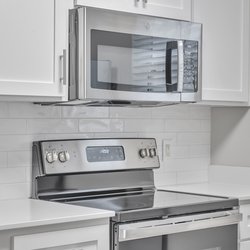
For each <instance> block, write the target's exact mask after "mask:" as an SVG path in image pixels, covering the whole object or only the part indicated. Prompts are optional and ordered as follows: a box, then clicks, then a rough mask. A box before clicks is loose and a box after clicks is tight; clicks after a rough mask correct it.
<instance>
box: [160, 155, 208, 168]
mask: <svg viewBox="0 0 250 250" xmlns="http://www.w3.org/2000/svg"><path fill="white" fill-rule="evenodd" d="M209 163H210V159H209V157H208V158H185V159H169V160H166V161H164V162H163V167H164V169H165V170H170V171H191V170H201V169H208V166H209Z"/></svg>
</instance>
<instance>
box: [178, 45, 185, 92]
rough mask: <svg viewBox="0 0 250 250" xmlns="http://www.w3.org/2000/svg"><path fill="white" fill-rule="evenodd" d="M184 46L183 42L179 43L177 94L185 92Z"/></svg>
mask: <svg viewBox="0 0 250 250" xmlns="http://www.w3.org/2000/svg"><path fill="white" fill-rule="evenodd" d="M183 50H184V46H183V41H178V42H177V51H178V82H177V92H180V93H181V92H182V91H183V84H184V51H183Z"/></svg>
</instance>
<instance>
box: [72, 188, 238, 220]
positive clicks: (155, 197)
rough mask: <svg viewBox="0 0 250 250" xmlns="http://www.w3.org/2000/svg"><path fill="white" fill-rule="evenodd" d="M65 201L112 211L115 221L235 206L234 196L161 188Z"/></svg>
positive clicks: (236, 201)
mask: <svg viewBox="0 0 250 250" xmlns="http://www.w3.org/2000/svg"><path fill="white" fill-rule="evenodd" d="M67 203H68V204H72V205H78V206H87V207H94V208H100V209H106V210H112V211H115V212H116V218H115V220H119V221H123V220H134V219H146V218H150V217H162V216H175V215H180V214H188V213H198V212H206V211H207V212H209V211H215V210H222V209H228V208H231V207H233V206H237V205H238V200H237V199H229V198H226V197H215V196H205V195H194V194H187V193H179V192H172V191H165V190H156V191H152V190H151V191H144V192H134V193H129V194H125V193H124V194H121V193H120V194H109V195H107V194H106V195H102V196H97V197H92V198H84V199H76V200H69V201H67Z"/></svg>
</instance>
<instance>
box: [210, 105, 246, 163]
mask: <svg viewBox="0 0 250 250" xmlns="http://www.w3.org/2000/svg"><path fill="white" fill-rule="evenodd" d="M211 121H212V122H211V123H212V142H211V161H212V164H214V165H231V166H241V167H250V109H249V108H226V107H223V108H213V109H212V118H211Z"/></svg>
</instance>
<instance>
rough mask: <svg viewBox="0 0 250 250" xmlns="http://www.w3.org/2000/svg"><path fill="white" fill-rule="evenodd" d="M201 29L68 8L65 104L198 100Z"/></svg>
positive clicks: (156, 103)
mask: <svg viewBox="0 0 250 250" xmlns="http://www.w3.org/2000/svg"><path fill="white" fill-rule="evenodd" d="M201 30H202V27H201V24H197V23H192V22H186V21H177V20H170V19H165V18H157V17H152V16H145V15H138V14H130V13H124V12H118V11H110V10H103V9H97V8H90V7H79V8H76V9H73V10H70V12H69V96H68V99H69V101H71V102H70V103H69V104H85V105H90V106H102V105H103V106H105V105H113V106H130V105H131V106H161V105H167V104H172V103H180V102H196V101H197V100H198V99H199V97H200V62H201V60H200V58H201V53H200V52H201ZM72 101H73V102H72Z"/></svg>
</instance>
